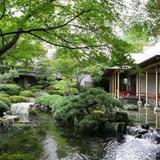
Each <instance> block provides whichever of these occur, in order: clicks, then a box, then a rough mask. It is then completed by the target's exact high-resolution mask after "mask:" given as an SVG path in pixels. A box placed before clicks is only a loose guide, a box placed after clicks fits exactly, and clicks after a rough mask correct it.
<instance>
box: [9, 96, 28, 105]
mask: <svg viewBox="0 0 160 160" xmlns="http://www.w3.org/2000/svg"><path fill="white" fill-rule="evenodd" d="M9 100H10V101H11V102H12V103H21V102H28V99H27V98H26V97H23V96H10V97H9Z"/></svg>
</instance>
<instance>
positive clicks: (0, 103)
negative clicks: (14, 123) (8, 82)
mask: <svg viewBox="0 0 160 160" xmlns="http://www.w3.org/2000/svg"><path fill="white" fill-rule="evenodd" d="M8 110H9V106H8V105H7V104H6V103H4V102H3V101H1V100H0V116H3V112H6V111H8Z"/></svg>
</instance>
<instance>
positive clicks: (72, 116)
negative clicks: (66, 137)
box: [36, 88, 122, 131]
mask: <svg viewBox="0 0 160 160" xmlns="http://www.w3.org/2000/svg"><path fill="white" fill-rule="evenodd" d="M36 103H37V104H39V105H46V106H50V107H51V108H52V111H53V116H54V119H55V120H56V121H57V122H58V123H60V124H61V123H62V124H63V123H70V124H72V125H74V126H76V127H78V129H80V130H81V131H84V130H85V129H86V128H88V129H93V130H96V129H98V126H99V125H100V124H101V123H102V122H103V121H105V120H112V118H113V113H114V112H113V111H114V109H115V107H122V104H121V102H120V101H119V100H116V99H114V98H113V97H112V96H110V95H108V94H107V93H106V92H105V91H104V90H102V89H98V88H92V89H89V90H87V91H85V92H82V93H80V94H79V95H75V96H66V97H60V96H58V97H57V95H55V96H54V95H50V96H43V97H39V98H37V99H36ZM87 122H88V123H87ZM93 126H94V127H93Z"/></svg>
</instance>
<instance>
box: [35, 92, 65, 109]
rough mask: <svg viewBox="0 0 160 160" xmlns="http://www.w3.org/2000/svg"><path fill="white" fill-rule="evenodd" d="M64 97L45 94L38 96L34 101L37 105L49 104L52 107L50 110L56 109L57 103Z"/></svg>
mask: <svg viewBox="0 0 160 160" xmlns="http://www.w3.org/2000/svg"><path fill="white" fill-rule="evenodd" d="M63 99H64V97H62V96H59V95H47V96H42V97H38V98H37V99H36V101H35V103H36V104H38V105H44V106H49V107H51V108H52V111H54V110H55V109H56V107H57V106H58V104H59V103H61V102H62V101H63Z"/></svg>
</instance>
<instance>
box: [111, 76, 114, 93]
mask: <svg viewBox="0 0 160 160" xmlns="http://www.w3.org/2000/svg"><path fill="white" fill-rule="evenodd" d="M111 93H112V96H114V75H113V74H112V76H111Z"/></svg>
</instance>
